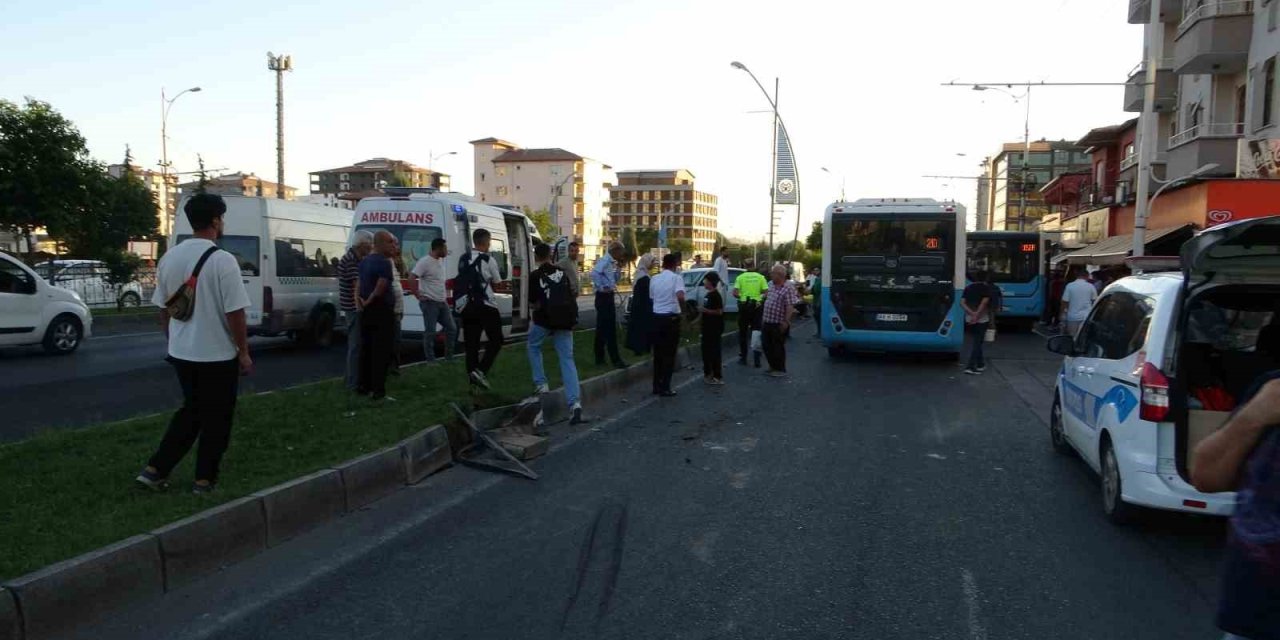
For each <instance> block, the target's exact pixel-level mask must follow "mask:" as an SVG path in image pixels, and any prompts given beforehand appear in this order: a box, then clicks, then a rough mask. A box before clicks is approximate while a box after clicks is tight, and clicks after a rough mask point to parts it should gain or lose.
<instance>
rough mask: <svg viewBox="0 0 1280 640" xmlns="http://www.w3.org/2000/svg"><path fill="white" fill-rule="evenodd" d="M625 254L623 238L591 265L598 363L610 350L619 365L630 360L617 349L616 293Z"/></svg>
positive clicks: (600, 363) (614, 363)
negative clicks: (624, 358)
mask: <svg viewBox="0 0 1280 640" xmlns="http://www.w3.org/2000/svg"><path fill="white" fill-rule="evenodd" d="M623 255H624V254H623V248H622V243H621V242H613V243H610V244H609V253H607V254H605V255H603V256H600V259H599V260H597V261H596V265H595V267H593V268H592V269H591V284H592V286H594V287H595V290H596V344H595V347H596V364H597V365H602V364H604V355H605V351H606V350H607V351H608V352H609V360H610V361H611V362H613V366H615V367H618V368H619V369H621V368H624V367H626V366H627V363H626V362H623V361H622V354H621V353H619V352H618V309H617V307H616V306H614V301H613V294H614V293H617V291H618V277H619V275H621V270H622V256H623Z"/></svg>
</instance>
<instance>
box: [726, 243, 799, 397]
mask: <svg viewBox="0 0 1280 640" xmlns="http://www.w3.org/2000/svg"><path fill="white" fill-rule="evenodd" d="M769 278H770V280H769V289H768V290H767V291H766V292H765V294H764V311H763V312H762V313H761V334H762V335H761V339H762V341H763V346H764V358H765V360H767V361H768V362H769V370H768V372H767V373H768V374H769V375H770V376H773V377H775V378H780V377H782V376H785V375H787V346H786V344H787V343H786V341H787V333H788V332H789V331H791V321H792V320H793V319H795V315H796V303H798V302H799V301H800V296H799V295H797V294H796V288H795V287H794V286H792V285H791V281H789V280H788V279H787V268H786V267H785V266H783V265H781V264H776V265H773V269H770V270H769ZM739 279H741V276H739Z"/></svg>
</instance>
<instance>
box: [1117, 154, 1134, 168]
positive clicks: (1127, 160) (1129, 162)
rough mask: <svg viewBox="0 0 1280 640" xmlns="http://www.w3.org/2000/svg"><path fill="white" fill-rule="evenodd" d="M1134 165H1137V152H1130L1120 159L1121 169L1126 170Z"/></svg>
mask: <svg viewBox="0 0 1280 640" xmlns="http://www.w3.org/2000/svg"><path fill="white" fill-rule="evenodd" d="M1136 166H1138V154H1136V153H1131V154H1129V155H1127V156H1125V157H1124V159H1123V160H1121V161H1120V170H1121V171H1127V170H1129V169H1132V168H1133V167H1136Z"/></svg>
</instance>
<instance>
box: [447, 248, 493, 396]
mask: <svg viewBox="0 0 1280 640" xmlns="http://www.w3.org/2000/svg"><path fill="white" fill-rule="evenodd" d="M471 240H472V242H473V243H474V245H475V246H474V248H473V249H471V250H470V251H468V252H466V253H464V254H462V258H461V259H459V260H458V277H457V278H456V279H455V280H454V286H453V308H454V309H461V310H462V311H461V312H460V313H459V315H461V316H462V340H463V342H464V343H465V344H466V350H467V375H468V377H469V378H470V379H471V384H473V385H475V386H477V387H483V388H485V389H488V388H489V379H488V378H486V377H485V374H487V373H489V369H491V368H493V363H494V361H496V360H497V359H498V351H499V350H501V349H502V316H501V314H499V313H498V305H497V303H496V302H495V301H494V299H493V285H494V284H496V283H498V282H502V274H501V273H499V272H498V262H497V261H496V260H494V259H493V256H491V255H489V232H488V231H487V230H485V229H476V230H475V232H474V233H472V234H471ZM481 335H483V336H484V338H485V340H486V341H487V344H486V345H485V348H484V357H483V358H481V357H480V337H481Z"/></svg>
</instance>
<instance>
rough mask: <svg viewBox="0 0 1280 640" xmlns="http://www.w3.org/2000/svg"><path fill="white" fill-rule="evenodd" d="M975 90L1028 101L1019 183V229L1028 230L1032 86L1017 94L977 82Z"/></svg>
mask: <svg viewBox="0 0 1280 640" xmlns="http://www.w3.org/2000/svg"><path fill="white" fill-rule="evenodd" d="M973 90H974V91H997V92H999V93H1003V94H1005V95H1006V96H1009V97H1010V98H1013V101H1014V102H1021V101H1022V100H1023V99H1024V98H1025V99H1026V101H1027V102H1026V107H1027V112H1026V116H1025V117H1024V118H1023V120H1022V171H1021V174H1022V181H1021V182H1022V183H1021V184H1020V185H1018V191H1020V192H1021V193H1022V195H1021V197H1020V198H1019V203H1018V231H1026V226H1027V172H1028V170H1029V169H1028V166H1027V165H1028V162H1030V159H1031V86H1030V85H1028V86H1027V92H1026V93H1024V94H1022V95H1017V94H1015V93H1014V92H1012V91H1009V90H1007V89H1001V88H1000V87H993V86H991V85H985V84H975V85H973Z"/></svg>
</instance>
